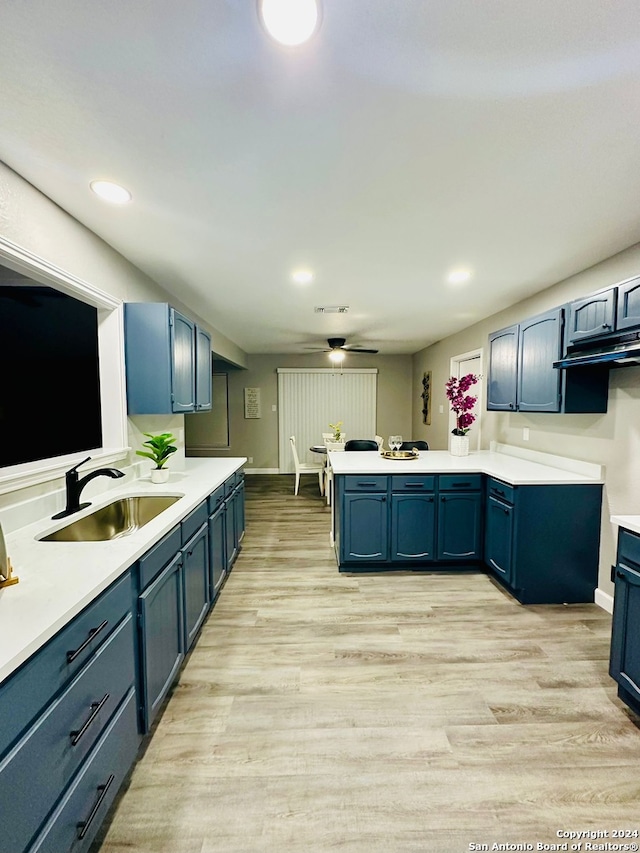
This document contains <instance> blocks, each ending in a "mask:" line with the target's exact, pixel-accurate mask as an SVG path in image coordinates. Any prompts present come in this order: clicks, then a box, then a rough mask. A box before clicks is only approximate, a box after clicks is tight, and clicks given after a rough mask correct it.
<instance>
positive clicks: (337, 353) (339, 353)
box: [329, 349, 344, 364]
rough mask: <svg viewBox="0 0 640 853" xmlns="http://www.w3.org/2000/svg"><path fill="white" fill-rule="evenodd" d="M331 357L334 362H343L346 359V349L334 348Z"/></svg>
mask: <svg viewBox="0 0 640 853" xmlns="http://www.w3.org/2000/svg"><path fill="white" fill-rule="evenodd" d="M329 358H330V359H331V361H332V362H333V363H334V364H341V363H342V362H343V361H344V350H341V349H332V350H331V352H330V353H329Z"/></svg>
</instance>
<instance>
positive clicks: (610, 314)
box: [567, 287, 616, 344]
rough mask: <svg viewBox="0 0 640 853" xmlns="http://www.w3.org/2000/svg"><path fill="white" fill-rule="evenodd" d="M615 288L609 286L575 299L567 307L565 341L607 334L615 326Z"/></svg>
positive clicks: (575, 340)
mask: <svg viewBox="0 0 640 853" xmlns="http://www.w3.org/2000/svg"><path fill="white" fill-rule="evenodd" d="M615 319H616V289H615V288H613V287H612V288H611V289H610V290H605V291H604V292H603V293H597V294H595V295H594V296H587V297H586V298H585V299H576V301H575V302H572V303H571V306H570V308H569V321H568V333H567V343H570V344H575V343H577V342H578V341H581V340H583V339H584V338H594V337H597V336H598V335H608V334H609V332H613V331H614V328H615Z"/></svg>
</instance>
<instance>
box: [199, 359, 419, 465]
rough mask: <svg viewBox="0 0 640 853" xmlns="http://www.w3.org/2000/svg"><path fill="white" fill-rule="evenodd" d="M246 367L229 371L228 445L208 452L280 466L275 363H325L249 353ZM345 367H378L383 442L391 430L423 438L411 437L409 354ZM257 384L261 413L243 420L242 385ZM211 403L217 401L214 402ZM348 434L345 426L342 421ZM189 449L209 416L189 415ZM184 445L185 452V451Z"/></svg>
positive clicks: (203, 440)
mask: <svg viewBox="0 0 640 853" xmlns="http://www.w3.org/2000/svg"><path fill="white" fill-rule="evenodd" d="M247 362H248V370H232V371H230V373H229V432H230V436H231V438H230V441H231V446H230V448H229V449H228V450H227V451H221V450H219V449H216V450H212V451H211V452H210V455H212V456H224V455H229V456H247V457H249V456H252V457H253V464H251V465H248V466H247V468H248V469H250V468H258V469H262V470H264V469H265V468H267V469H277V468H278V412H277V410H276V411H275V412H274V411H272V410H271V409H272V406H276V407H277V404H278V375H277V372H276V371H277V368H278V367H328V366H329V363H328V361H327V356H326V354H324V353H317V354H316V353H313V354H309V355H250V356H248V359H247ZM344 366H345V367H347V366H348V367H375V368H377V369H378V411H377V416H376V430H377V432H378V433H379V434H380V435H382V436H384V438H385V442H386V439H387V438H388V436H389V435H390V434H391V433H399V434H400V435H403V436H405V437H406V438H422V437H423V435H424V430H420V432H419V433H418V434H416V435H414V436H412V435H411V403H412V386H411V356H410V355H388V356H375V355H350V356H347V361H345V365H344ZM245 387H248V388H260V389H261V402H262V417H261V418H260V419H255V420H245V417H244V388H245ZM214 405H215V401H214ZM344 430H345V432H346V433H347V435H348V436H349V437H350V438H357V436H351V435H349V425H348V424H345V425H344ZM186 433H187V448H188V446H189V444H194V445H195V444H197V445H202V444H206V433H207V415H206V414H198V415H187V417H186ZM188 452H189V451H188V449H187V453H188Z"/></svg>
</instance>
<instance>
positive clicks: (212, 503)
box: [207, 483, 224, 515]
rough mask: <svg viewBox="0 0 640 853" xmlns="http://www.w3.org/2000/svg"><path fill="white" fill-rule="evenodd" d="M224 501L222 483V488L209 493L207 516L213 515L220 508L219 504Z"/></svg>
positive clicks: (219, 487)
mask: <svg viewBox="0 0 640 853" xmlns="http://www.w3.org/2000/svg"><path fill="white" fill-rule="evenodd" d="M223 500H224V483H223V484H222V486H218V488H217V489H216V490H215V492H211V494H210V495H209V497H208V498H207V505H208V508H209V515H213V513H214V512H215V511H216V510H217V509H218V508H219V507H220V504H221V503H222V502H223Z"/></svg>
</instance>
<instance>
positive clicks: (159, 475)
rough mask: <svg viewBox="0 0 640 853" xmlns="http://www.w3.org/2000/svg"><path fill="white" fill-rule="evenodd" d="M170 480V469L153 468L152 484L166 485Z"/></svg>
mask: <svg viewBox="0 0 640 853" xmlns="http://www.w3.org/2000/svg"><path fill="white" fill-rule="evenodd" d="M168 479H169V469H168V468H152V469H151V482H152V483H166V482H167V481H168Z"/></svg>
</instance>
